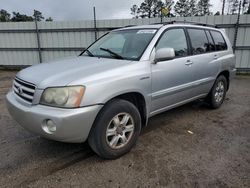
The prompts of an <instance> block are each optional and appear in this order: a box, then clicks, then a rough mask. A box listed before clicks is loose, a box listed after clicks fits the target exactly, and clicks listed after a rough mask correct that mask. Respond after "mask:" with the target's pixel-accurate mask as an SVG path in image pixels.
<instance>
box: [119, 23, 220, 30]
mask: <svg viewBox="0 0 250 188" xmlns="http://www.w3.org/2000/svg"><path fill="white" fill-rule="evenodd" d="M163 26H166V27H167V26H168V27H178V26H179V27H195V28H202V29H212V30H220V29H218V28H216V26H215V25H208V24H204V23H199V22H188V21H171V22H163V23H155V24H150V25H129V26H126V27H123V28H120V29H116V30H115V31H121V30H130V29H160V28H161V27H163Z"/></svg>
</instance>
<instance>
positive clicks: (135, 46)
mask: <svg viewBox="0 0 250 188" xmlns="http://www.w3.org/2000/svg"><path fill="white" fill-rule="evenodd" d="M156 32H157V30H156V29H130V30H129V29H128V30H120V31H113V32H110V33H109V34H107V35H105V36H104V37H102V38H101V39H99V40H98V41H97V42H95V43H94V44H93V45H92V46H90V47H89V48H88V50H87V51H86V52H85V53H83V55H90V56H95V57H104V58H117V59H127V60H139V59H140V57H141V56H142V54H143V52H144V51H145V49H146V48H147V46H148V44H149V43H150V41H151V40H152V38H153V37H154V35H155V33H156Z"/></svg>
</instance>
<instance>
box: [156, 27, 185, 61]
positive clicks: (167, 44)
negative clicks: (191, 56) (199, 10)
mask: <svg viewBox="0 0 250 188" xmlns="http://www.w3.org/2000/svg"><path fill="white" fill-rule="evenodd" d="M160 48H174V50H175V56H176V57H183V56H186V55H187V54H188V51H187V40H186V36H185V32H184V30H183V29H171V30H168V31H166V32H165V33H164V34H163V35H162V37H161V39H160V40H159V42H158V44H157V46H156V49H160Z"/></svg>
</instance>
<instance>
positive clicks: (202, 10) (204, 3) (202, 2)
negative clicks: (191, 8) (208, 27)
mask: <svg viewBox="0 0 250 188" xmlns="http://www.w3.org/2000/svg"><path fill="white" fill-rule="evenodd" d="M211 6H212V5H211V4H210V0H199V1H198V4H197V16H205V15H211V14H212V13H211V11H210V7H211Z"/></svg>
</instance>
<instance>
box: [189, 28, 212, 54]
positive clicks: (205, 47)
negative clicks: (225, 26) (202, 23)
mask: <svg viewBox="0 0 250 188" xmlns="http://www.w3.org/2000/svg"><path fill="white" fill-rule="evenodd" d="M188 34H189V36H190V40H191V45H192V52H193V54H203V53H206V52H209V51H210V49H209V43H208V40H207V36H206V33H205V31H204V30H201V29H188Z"/></svg>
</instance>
